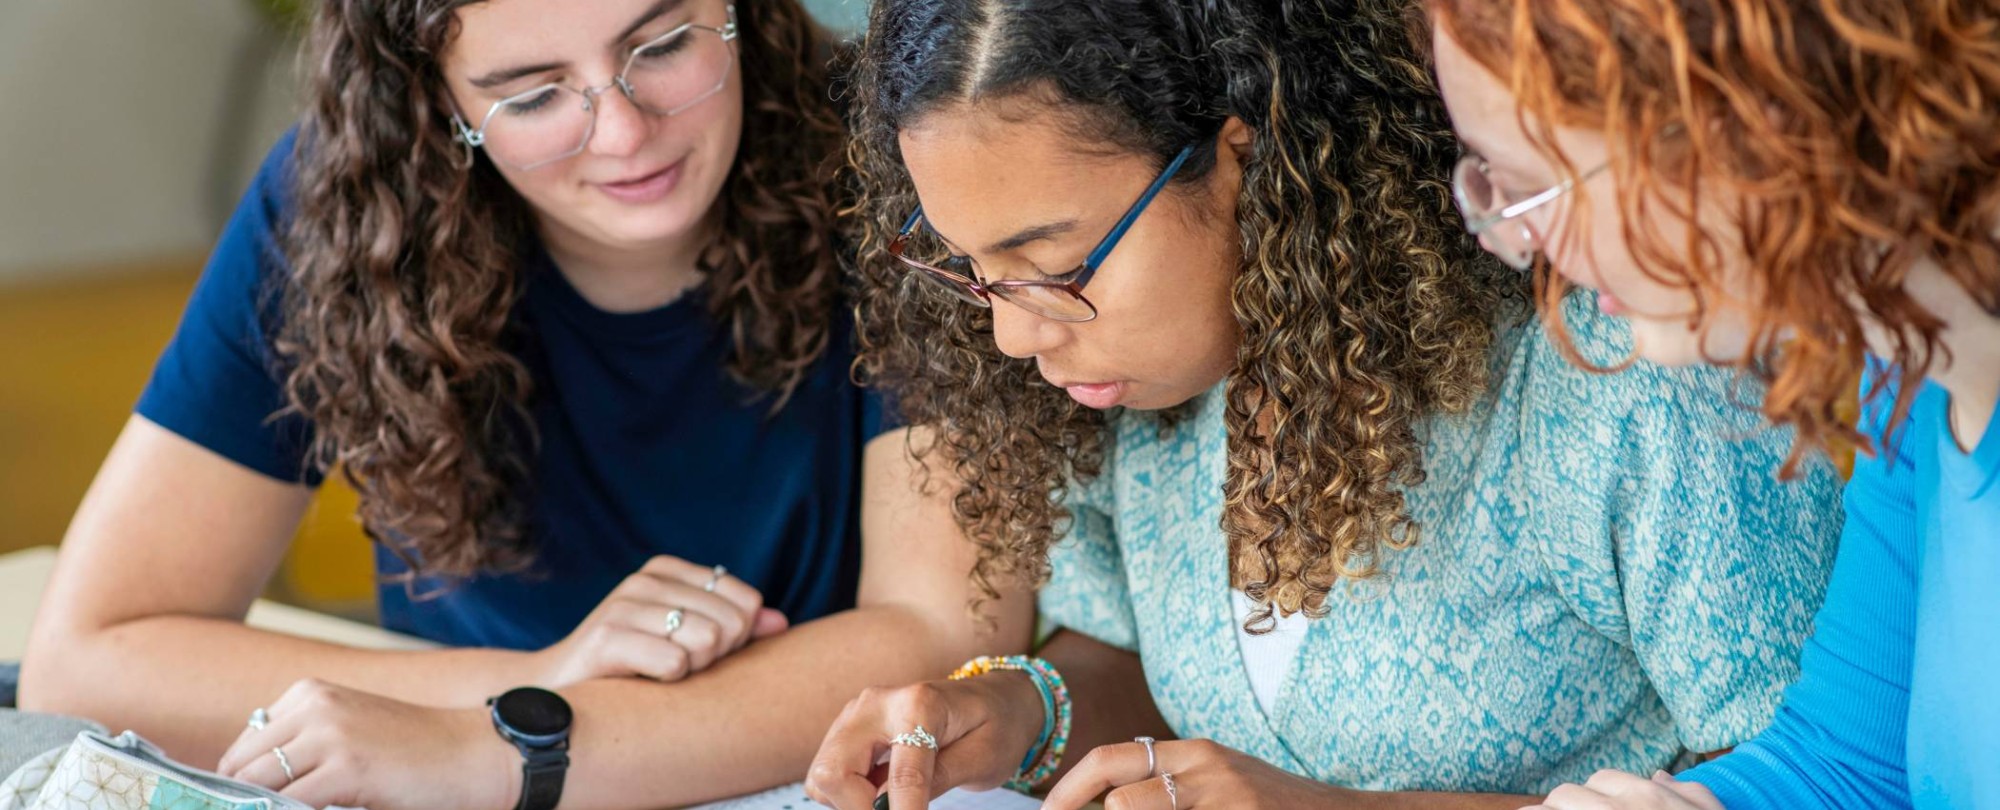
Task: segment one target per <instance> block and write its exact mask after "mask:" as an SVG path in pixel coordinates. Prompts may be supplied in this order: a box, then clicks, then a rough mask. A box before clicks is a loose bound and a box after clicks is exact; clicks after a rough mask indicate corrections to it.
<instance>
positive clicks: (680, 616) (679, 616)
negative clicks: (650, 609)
mask: <svg viewBox="0 0 2000 810" xmlns="http://www.w3.org/2000/svg"><path fill="white" fill-rule="evenodd" d="M686 621H687V611H684V610H681V609H680V608H674V609H673V610H669V611H667V630H666V633H664V634H663V635H665V636H666V637H667V638H673V637H674V634H675V633H677V632H680V629H681V624H682V623H684V622H686Z"/></svg>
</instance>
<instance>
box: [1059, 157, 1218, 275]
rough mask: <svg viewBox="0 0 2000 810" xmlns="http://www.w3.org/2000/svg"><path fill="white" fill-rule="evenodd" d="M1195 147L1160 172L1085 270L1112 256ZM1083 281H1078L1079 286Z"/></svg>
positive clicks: (1086, 259)
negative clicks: (1115, 248)
mask: <svg viewBox="0 0 2000 810" xmlns="http://www.w3.org/2000/svg"><path fill="white" fill-rule="evenodd" d="M1194 147H1195V144H1188V146H1187V148H1186V149H1182V150H1181V153H1180V154H1178V155H1175V156H1174V159H1173V162H1171V163H1168V164H1167V168H1166V170H1165V171H1162V172H1160V176H1159V178H1158V179H1156V180H1154V181H1153V184H1152V185H1150V186H1147V187H1146V193H1144V194H1141V195H1139V199H1138V201H1137V202H1134V203H1132V207H1131V209H1129V210H1127V211H1126V212H1125V216H1124V217H1123V218H1121V219H1119V220H1118V224H1117V225H1116V226H1113V227H1112V229H1111V232H1110V233H1108V234H1105V235H1104V240H1103V241H1101V242H1098V243H1097V249H1096V250H1092V251H1091V252H1090V256H1089V257H1087V258H1085V259H1084V260H1083V266H1084V268H1085V269H1087V270H1092V271H1095V270H1096V269H1097V266H1098V265H1099V264H1102V263H1103V262H1104V257H1105V256H1109V255H1111V249H1112V248H1114V247H1117V245H1118V241H1119V240H1121V239H1124V238H1125V232H1126V231H1129V230H1131V229H1132V223H1134V222H1137V221H1139V214H1141V213H1143V212H1145V210H1146V206H1148V205H1151V204H1152V202H1153V198H1154V197H1157V196H1159V194H1160V190H1161V189H1164V188H1166V187H1167V182H1168V181H1170V180H1172V179H1174V174H1175V173H1176V172H1179V171H1180V170H1181V164H1184V163H1186V162H1187V161H1188V158H1189V157H1190V156H1192V155H1194ZM1083 281H1084V280H1083V279H1077V282H1078V283H1079V284H1081V283H1082V282H1083Z"/></svg>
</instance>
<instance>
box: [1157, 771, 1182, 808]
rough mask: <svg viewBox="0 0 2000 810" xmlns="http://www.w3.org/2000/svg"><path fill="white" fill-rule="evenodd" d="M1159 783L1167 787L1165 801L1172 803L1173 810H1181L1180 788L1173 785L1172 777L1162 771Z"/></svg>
mask: <svg viewBox="0 0 2000 810" xmlns="http://www.w3.org/2000/svg"><path fill="white" fill-rule="evenodd" d="M1160 783H1161V784H1163V785H1166V786H1167V801H1170V802H1173V803H1174V810H1181V786H1180V785H1178V784H1175V783H1174V775H1173V774H1171V773H1166V772H1164V771H1162V772H1161V773H1160Z"/></svg>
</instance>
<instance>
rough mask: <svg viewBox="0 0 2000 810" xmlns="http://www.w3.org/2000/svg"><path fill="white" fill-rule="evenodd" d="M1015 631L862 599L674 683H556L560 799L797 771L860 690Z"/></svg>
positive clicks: (568, 809)
mask: <svg viewBox="0 0 2000 810" xmlns="http://www.w3.org/2000/svg"><path fill="white" fill-rule="evenodd" d="M1012 624H1015V625H1023V626H1024V624H1025V623H1021V622H1015V623H1012ZM1025 641H1026V639H1025V638H1020V639H999V638H995V637H993V636H992V635H990V634H982V633H979V632H977V630H976V628H975V627H974V626H973V623H972V622H971V621H970V620H969V619H968V618H966V617H965V615H964V614H963V613H962V612H959V611H952V612H951V613H950V614H948V615H947V616H945V617H942V618H941V617H939V616H936V615H925V614H924V613H923V612H921V611H919V610H917V609H915V608H913V607H911V606H907V605H881V606H875V607H866V606H864V607H861V608H857V609H855V610H851V611H847V612H845V613H840V614H836V615H833V616H829V617H827V618H824V619H820V620H818V621H815V622H810V623H808V624H804V625H800V626H798V627H794V628H792V629H791V630H788V631H786V632H785V633H784V634H782V635H779V636H775V637H772V638H770V639H766V640H763V641H759V642H757V643H755V644H752V645H750V646H749V647H746V648H744V650H743V651H742V652H739V653H737V654H735V655H733V656H730V657H729V658H728V659H726V660H724V661H722V662H721V663H719V664H717V665H716V666H715V667H714V668H712V669H709V670H705V671H703V672H702V673H700V674H698V675H696V676H694V677H692V678H689V679H687V680H685V681H681V682H678V683H672V684H655V683H649V682H643V681H632V680H600V681H591V682H588V683H583V684H578V685H577V686H574V687H571V688H568V689H565V690H562V692H563V694H564V696H565V697H567V698H568V700H569V702H570V705H571V707H572V708H573V709H574V710H575V711H576V728H575V731H574V732H573V734H572V737H571V742H570V759H571V765H570V779H569V781H568V785H569V787H568V788H567V789H566V790H565V791H564V795H563V808H564V810H593V808H638V807H657V806H677V805H683V804H691V803H697V802H703V801H710V800H713V799H719V798H723V797H726V796H731V795H737V794H742V793H749V792H754V791H758V790H763V789H766V788H769V787H772V786H775V785H781V784H785V783H789V782H795V781H798V780H799V779H802V778H804V777H805V773H806V767H807V766H808V765H810V764H811V762H812V758H813V754H814V753H815V752H816V751H818V749H819V745H820V741H821V739H822V738H823V737H824V736H825V734H826V730H827V728H828V727H829V726H831V725H832V723H833V720H834V718H835V717H836V716H837V715H838V714H839V713H840V710H841V708H842V707H843V706H845V705H846V704H847V702H848V701H849V700H851V699H853V698H854V696H855V695H857V694H860V693H861V691H862V690H864V689H867V688H869V687H873V686H900V685H903V684H907V683H911V682H915V681H922V680H927V679H932V678H938V677H941V676H942V675H944V674H945V673H948V672H950V671H951V670H952V668H954V667H956V666H957V665H959V664H960V663H963V662H964V661H965V660H966V659H968V658H972V657H974V656H977V655H981V654H987V653H1003V652H1009V651H1012V650H1017V649H1019V648H1020V647H1021V646H1024V645H1025Z"/></svg>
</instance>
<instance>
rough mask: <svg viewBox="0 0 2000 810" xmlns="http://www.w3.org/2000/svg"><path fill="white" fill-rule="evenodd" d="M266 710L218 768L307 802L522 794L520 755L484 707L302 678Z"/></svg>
mask: <svg viewBox="0 0 2000 810" xmlns="http://www.w3.org/2000/svg"><path fill="white" fill-rule="evenodd" d="M266 713H267V714H268V715H269V717H270V720H269V724H268V725H266V726H265V727H264V728H262V729H257V728H246V729H245V730H244V732H243V734H242V736H240V737H237V738H236V743H235V744H234V745H232V746H230V748H229V751H228V752H227V753H225V754H223V756H222V763H221V765H219V766H218V767H217V768H216V770H217V772H219V773H221V774H222V775H223V776H227V777H229V778H231V779H236V780H240V781H244V782H249V783H251V784H256V785H262V786H264V787H267V788H270V789H272V790H276V791H278V792H280V793H283V794H285V795H286V796H290V797H292V798H294V799H297V800H299V801H301V802H305V803H306V804H309V805H312V806H314V807H325V806H327V805H341V806H345V807H366V808H368V810H402V809H403V808H424V809H428V808H437V807H464V808H491V809H492V810H505V809H506V808H509V807H512V806H514V804H515V802H516V801H517V800H518V799H519V797H520V796H519V794H520V790H521V788H520V784H521V755H520V753H519V752H517V751H515V750H514V748H513V747H512V746H510V745H508V744H507V742H506V741H505V740H503V739H501V738H500V734H499V732H497V731H494V729H493V721H492V719H491V717H490V715H489V714H488V713H487V712H486V710H485V709H483V708H482V709H436V708H431V707H428V706H418V705H415V704H410V703H404V702H402V701H398V700H391V699H389V698H385V697H382V696H380V695H374V694H370V693H367V692H362V691H358V690H354V689H348V688H346V687H342V686H335V685H333V684H328V683H324V682H321V681H313V680H306V681H300V682H298V683H297V684H294V685H293V686H292V688H291V689H289V690H286V692H285V695H284V697H282V698H279V699H278V702H277V703H274V704H271V706H270V707H268V708H267V709H266ZM274 749H275V750H274ZM277 751H283V752H284V758H283V762H280V760H279V755H278V754H277V753H276V752H277ZM286 765H290V766H291V773H289V774H287V773H286V771H285V766H286Z"/></svg>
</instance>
